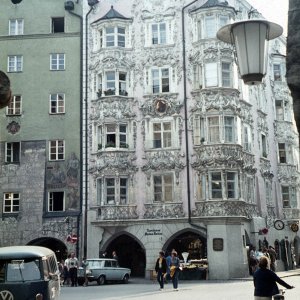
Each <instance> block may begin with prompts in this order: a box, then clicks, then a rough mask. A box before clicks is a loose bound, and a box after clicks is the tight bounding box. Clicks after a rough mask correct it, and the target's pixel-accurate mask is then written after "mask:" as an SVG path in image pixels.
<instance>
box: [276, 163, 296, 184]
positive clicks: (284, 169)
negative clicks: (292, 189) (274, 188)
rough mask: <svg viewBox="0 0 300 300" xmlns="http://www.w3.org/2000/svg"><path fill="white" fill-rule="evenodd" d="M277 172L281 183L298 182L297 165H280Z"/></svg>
mask: <svg viewBox="0 0 300 300" xmlns="http://www.w3.org/2000/svg"><path fill="white" fill-rule="evenodd" d="M277 170H278V175H277V176H278V180H279V182H282V183H291V184H295V183H296V182H297V181H298V178H299V174H298V172H297V168H296V166H295V165H287V164H286V165H278V169H277Z"/></svg>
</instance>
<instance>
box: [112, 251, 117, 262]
mask: <svg viewBox="0 0 300 300" xmlns="http://www.w3.org/2000/svg"><path fill="white" fill-rule="evenodd" d="M112 257H113V258H114V259H115V260H116V261H118V256H117V252H116V251H113V252H112Z"/></svg>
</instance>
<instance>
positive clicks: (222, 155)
mask: <svg viewBox="0 0 300 300" xmlns="http://www.w3.org/2000/svg"><path fill="white" fill-rule="evenodd" d="M221 166H223V167H225V168H237V167H238V168H242V169H243V170H244V171H246V172H248V173H250V174H255V173H256V169H255V168H254V156H253V155H251V154H248V153H246V152H244V151H242V147H241V146H237V145H205V146H201V147H199V148H197V149H195V156H194V159H193V162H192V167H193V168H194V169H196V170H198V171H202V170H205V169H207V168H211V167H221Z"/></svg>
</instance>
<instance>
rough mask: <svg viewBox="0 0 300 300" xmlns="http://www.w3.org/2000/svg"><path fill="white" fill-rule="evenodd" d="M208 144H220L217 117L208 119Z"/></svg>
mask: <svg viewBox="0 0 300 300" xmlns="http://www.w3.org/2000/svg"><path fill="white" fill-rule="evenodd" d="M207 121H208V142H210V143H219V142H220V129H219V127H220V124H219V121H220V118H219V117H208V118H207Z"/></svg>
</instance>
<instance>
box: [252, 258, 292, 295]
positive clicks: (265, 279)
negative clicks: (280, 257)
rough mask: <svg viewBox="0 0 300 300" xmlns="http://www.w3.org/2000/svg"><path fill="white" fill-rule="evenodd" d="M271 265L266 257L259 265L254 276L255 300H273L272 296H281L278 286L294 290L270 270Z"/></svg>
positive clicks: (261, 259)
mask: <svg viewBox="0 0 300 300" xmlns="http://www.w3.org/2000/svg"><path fill="white" fill-rule="evenodd" d="M269 265H270V262H269V259H268V258H267V257H265V256H263V257H261V258H260V260H259V263H258V267H259V268H258V270H256V271H255V273H254V275H253V283H254V300H272V296H273V295H276V294H279V290H278V286H277V284H276V282H277V283H279V284H280V285H282V286H284V287H285V288H287V289H292V288H293V286H291V285H289V284H287V283H286V282H285V281H283V280H282V279H280V278H279V277H278V276H277V275H276V274H275V273H274V272H273V271H271V270H269V269H268V266H269Z"/></svg>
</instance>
